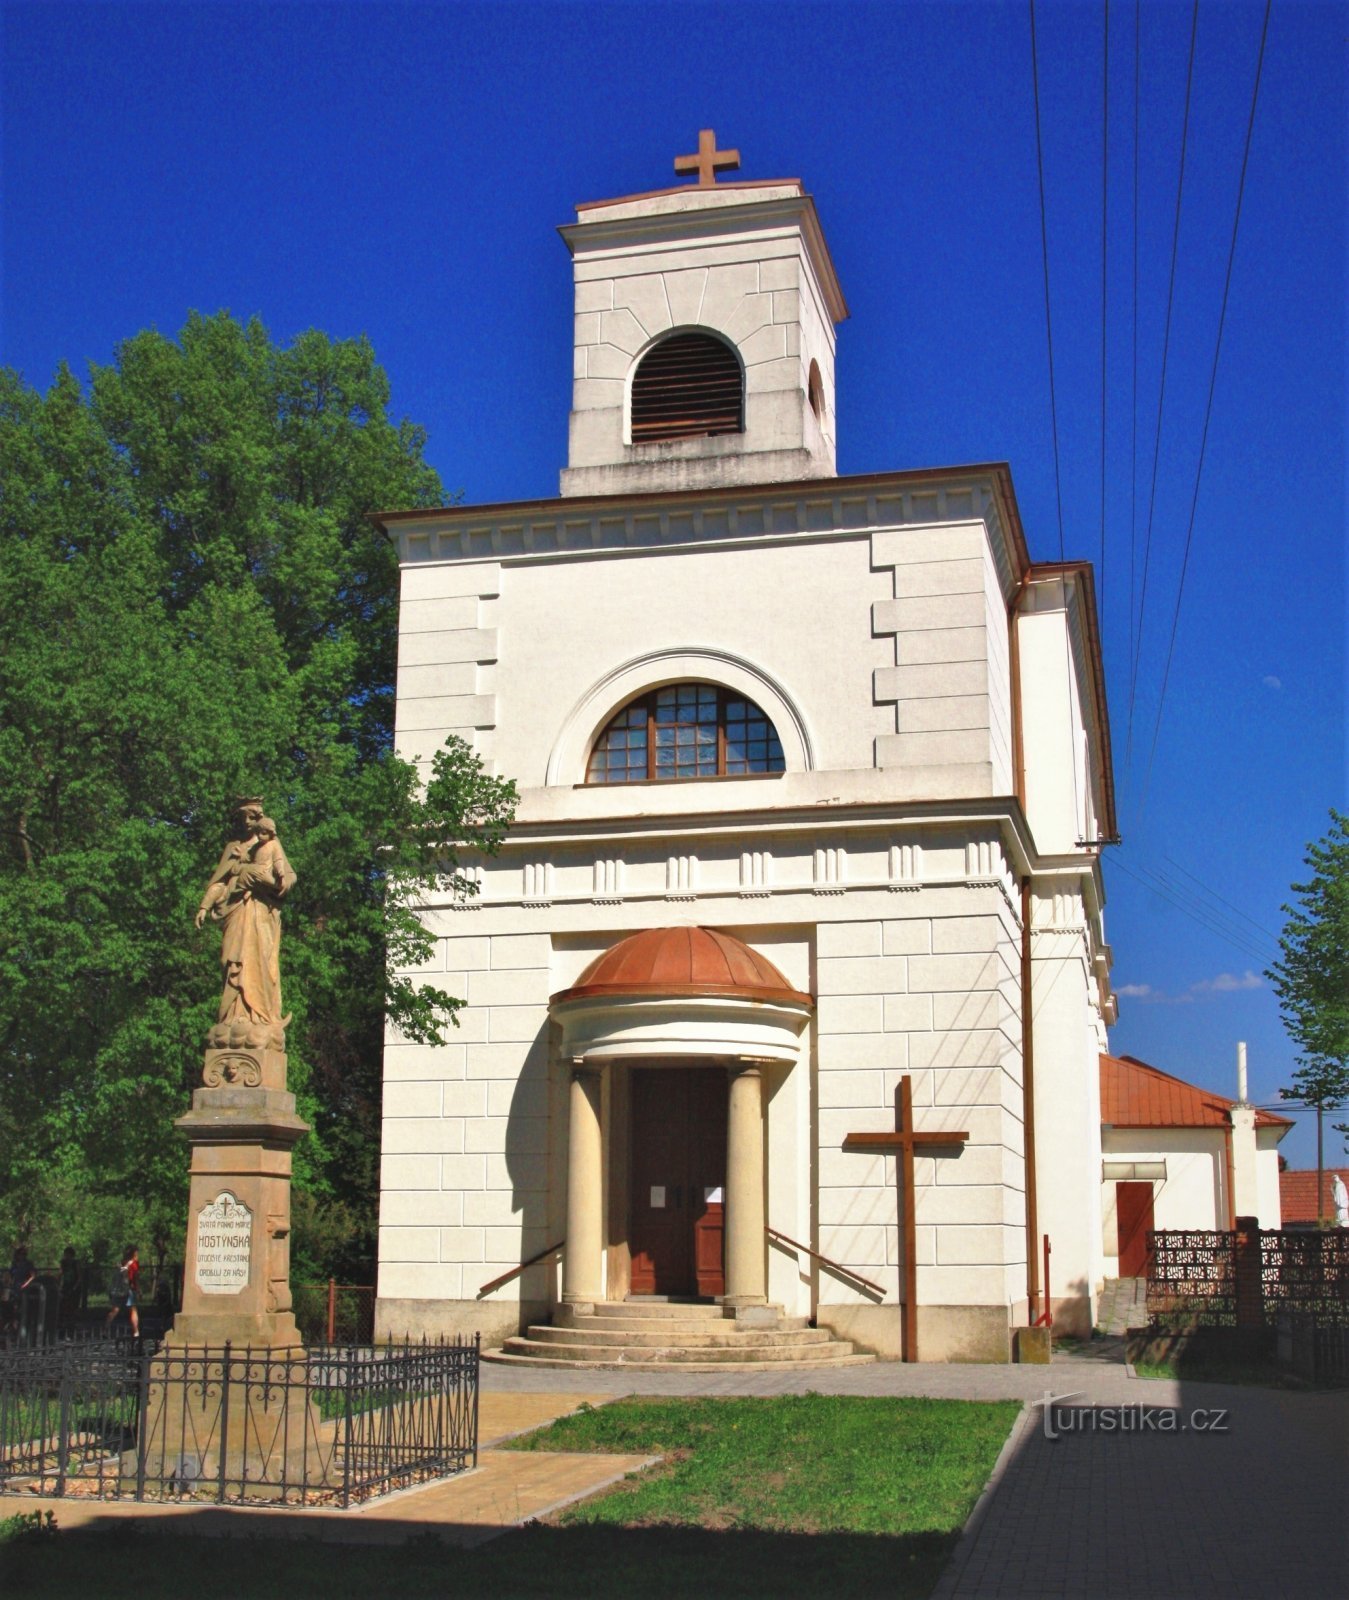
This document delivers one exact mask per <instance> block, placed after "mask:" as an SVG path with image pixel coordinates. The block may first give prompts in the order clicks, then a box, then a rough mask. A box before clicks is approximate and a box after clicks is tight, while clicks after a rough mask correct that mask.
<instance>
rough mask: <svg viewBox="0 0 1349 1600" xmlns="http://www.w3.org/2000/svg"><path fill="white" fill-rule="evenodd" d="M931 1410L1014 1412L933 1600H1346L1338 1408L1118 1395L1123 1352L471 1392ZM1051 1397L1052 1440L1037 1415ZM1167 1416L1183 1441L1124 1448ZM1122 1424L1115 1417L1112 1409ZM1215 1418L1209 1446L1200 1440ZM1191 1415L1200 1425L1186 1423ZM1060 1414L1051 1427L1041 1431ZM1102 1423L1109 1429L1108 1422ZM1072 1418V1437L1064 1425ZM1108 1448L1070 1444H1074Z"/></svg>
mask: <svg viewBox="0 0 1349 1600" xmlns="http://www.w3.org/2000/svg"><path fill="white" fill-rule="evenodd" d="M544 1380H546V1381H547V1382H549V1383H550V1384H551V1386H552V1388H553V1389H554V1390H560V1389H562V1388H563V1387H564V1386H565V1385H566V1384H567V1383H568V1382H569V1381H574V1382H575V1383H576V1384H577V1385H578V1386H579V1385H580V1384H581V1383H582V1382H584V1385H585V1387H586V1389H587V1390H588V1391H589V1392H590V1393H591V1394H592V1395H594V1394H599V1393H607V1394H614V1395H616V1394H668V1395H681V1394H707V1395H773V1394H797V1393H801V1392H803V1391H805V1390H814V1391H815V1392H816V1393H820V1394H864V1395H868V1394H869V1395H933V1396H937V1397H941V1398H949V1399H960V1400H1002V1399H1016V1400H1021V1401H1023V1402H1025V1403H1026V1404H1027V1406H1028V1409H1027V1411H1026V1412H1025V1413H1024V1415H1023V1416H1022V1419H1021V1421H1020V1422H1019V1423H1018V1424H1017V1428H1016V1430H1015V1431H1014V1433H1013V1436H1012V1438H1011V1439H1010V1440H1009V1441H1008V1447H1007V1449H1006V1450H1004V1452H1003V1456H1002V1458H1001V1460H1000V1461H999V1465H998V1470H997V1471H996V1472H995V1475H994V1481H993V1482H992V1483H991V1484H990V1486H989V1489H988V1491H987V1492H986V1493H985V1495H984V1498H983V1500H982V1501H981V1502H980V1504H979V1506H978V1507H977V1508H976V1510H975V1514H974V1517H973V1518H972V1519H971V1525H970V1526H969V1527H968V1528H967V1530H966V1534H965V1537H964V1538H963V1539H962V1541H961V1544H960V1546H959V1547H958V1549H957V1551H956V1553H955V1556H954V1557H953V1559H952V1562H951V1565H950V1567H949V1568H948V1569H947V1571H946V1573H945V1574H944V1576H943V1579H942V1582H941V1584H940V1585H939V1586H938V1588H937V1591H936V1594H935V1595H934V1597H933V1600H1023V1597H1024V1600H1030V1597H1035V1600H1059V1597H1061V1600H1088V1597H1090V1600H1116V1597H1118V1600H1126V1597H1127V1600H1191V1597H1193V1600H1208V1597H1210V1596H1212V1597H1214V1600H1218V1597H1221V1600H1232V1597H1233V1596H1240V1597H1241V1600H1266V1597H1269V1600H1283V1597H1285V1596H1297V1597H1298V1600H1332V1597H1339V1596H1342V1595H1345V1594H1349V1394H1346V1393H1343V1392H1337V1393H1302V1392H1295V1391H1289V1390H1274V1389H1260V1388H1255V1387H1247V1386H1240V1387H1238V1386H1234V1385H1226V1384H1221V1385H1220V1384H1198V1383H1183V1382H1174V1381H1165V1380H1150V1379H1141V1378H1134V1377H1131V1376H1130V1374H1129V1371H1128V1368H1127V1367H1126V1366H1125V1365H1124V1359H1123V1341H1122V1340H1120V1341H1107V1340H1094V1341H1093V1342H1092V1343H1091V1344H1090V1345H1086V1346H1084V1347H1083V1348H1082V1350H1081V1352H1080V1353H1078V1354H1074V1355H1063V1354H1056V1356H1055V1358H1054V1361H1053V1363H1052V1365H1050V1366H1047V1367H1045V1366H1039V1367H1035V1366H1025V1367H1020V1366H973V1365H970V1366H965V1365H951V1366H938V1365H935V1364H934V1365H923V1364H917V1365H914V1366H904V1365H902V1364H900V1363H898V1362H888V1361H887V1362H877V1363H875V1364H874V1365H872V1366H865V1367H844V1368H841V1369H839V1370H838V1371H836V1372H831V1371H829V1370H828V1369H827V1368H826V1369H817V1370H815V1371H813V1372H798V1373H788V1372H782V1373H777V1372H771V1373H761V1372H760V1373H741V1374H739V1375H737V1374H736V1373H735V1372H734V1371H732V1370H730V1369H728V1370H726V1371H724V1372H712V1373H709V1374H707V1375H703V1374H701V1373H697V1374H683V1373H680V1374H675V1373H670V1374H664V1373H648V1372H634V1373H630V1374H629V1373H622V1372H594V1371H591V1372H578V1373H576V1374H574V1375H573V1374H569V1373H567V1372H564V1371H560V1370H558V1369H557V1368H552V1369H549V1370H548V1371H547V1372H537V1373H535V1372H530V1371H527V1370H524V1369H521V1368H518V1367H497V1366H493V1367H490V1368H489V1367H487V1366H484V1368H483V1385H484V1390H488V1389H490V1390H493V1391H496V1392H513V1393H517V1394H523V1393H528V1392H530V1391H531V1390H532V1389H533V1387H534V1386H535V1385H536V1384H539V1385H541V1384H542V1382H543V1381H544ZM1046 1394H1053V1395H1056V1396H1062V1397H1064V1402H1063V1403H1064V1404H1065V1405H1066V1406H1067V1407H1068V1408H1069V1409H1068V1414H1067V1415H1066V1416H1064V1417H1063V1419H1062V1420H1063V1422H1064V1424H1065V1426H1064V1427H1063V1428H1062V1429H1056V1430H1054V1431H1057V1432H1058V1433H1059V1437H1057V1438H1050V1437H1048V1436H1047V1434H1046V1430H1045V1425H1044V1404H1043V1402H1044V1397H1045V1396H1046ZM1140 1406H1145V1407H1173V1408H1175V1409H1176V1410H1177V1412H1178V1413H1179V1416H1178V1419H1177V1420H1178V1422H1179V1421H1184V1422H1185V1424H1186V1427H1185V1430H1184V1431H1183V1432H1175V1433H1162V1432H1126V1431H1121V1430H1122V1429H1127V1428H1129V1427H1130V1426H1131V1425H1132V1426H1136V1423H1135V1422H1134V1417H1135V1416H1136V1413H1135V1412H1134V1411H1133V1408H1136V1407H1140ZM1125 1407H1127V1408H1129V1411H1128V1412H1124V1411H1121V1410H1120V1409H1119V1408H1125ZM1218 1410H1222V1411H1224V1412H1226V1416H1225V1418H1224V1419H1223V1424H1224V1426H1223V1431H1221V1432H1212V1431H1208V1430H1207V1429H1202V1430H1201V1429H1200V1428H1198V1427H1197V1426H1196V1423H1197V1422H1198V1421H1202V1422H1204V1423H1205V1424H1211V1423H1212V1422H1213V1421H1215V1420H1216V1419H1215V1418H1214V1417H1213V1415H1212V1414H1213V1413H1215V1412H1217V1411H1218ZM1196 1411H1202V1412H1204V1413H1206V1415H1205V1416H1204V1417H1203V1418H1202V1419H1197V1418H1195V1416H1194V1413H1195V1412H1196ZM1059 1414H1060V1413H1059V1412H1058V1411H1057V1410H1056V1411H1055V1412H1054V1415H1055V1416H1058V1415H1059ZM1107 1416H1109V1417H1111V1418H1113V1419H1114V1420H1113V1423H1107V1422H1106V1421H1105V1419H1106V1417H1107ZM1079 1418H1081V1419H1084V1420H1082V1421H1079ZM1106 1426H1113V1427H1114V1429H1115V1431H1112V1432H1105V1431H1093V1432H1086V1431H1081V1432H1079V1431H1070V1430H1072V1429H1075V1428H1083V1429H1086V1428H1089V1427H1090V1428H1094V1429H1096V1430H1101V1429H1103V1428H1104V1427H1106Z"/></svg>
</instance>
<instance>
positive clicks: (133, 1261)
mask: <svg viewBox="0 0 1349 1600" xmlns="http://www.w3.org/2000/svg"><path fill="white" fill-rule="evenodd" d="M140 1276H141V1264H140V1247H139V1246H138V1245H134V1244H129V1245H128V1246H127V1247H126V1249H125V1250H124V1251H123V1252H122V1264H121V1266H120V1267H118V1269H117V1272H116V1274H115V1275H114V1277H113V1280H112V1310H111V1311H109V1312H108V1322H109V1323H113V1322H115V1321H116V1320H117V1314H118V1312H120V1311H121V1310H122V1309H123V1307H125V1308H126V1313H127V1316H128V1317H129V1318H130V1319H131V1336H132V1338H137V1337H139V1335H140V1331H141V1319H140V1312H139V1311H137V1309H136V1291H137V1289H138V1287H139V1285H140Z"/></svg>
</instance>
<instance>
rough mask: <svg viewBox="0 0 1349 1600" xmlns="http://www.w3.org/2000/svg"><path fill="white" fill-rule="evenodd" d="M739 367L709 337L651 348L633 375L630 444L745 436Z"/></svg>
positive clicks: (677, 337) (682, 336)
mask: <svg viewBox="0 0 1349 1600" xmlns="http://www.w3.org/2000/svg"><path fill="white" fill-rule="evenodd" d="M744 431H745V402H744V395H743V393H742V384H741V379H740V361H739V359H738V357H737V356H736V353H735V351H734V350H732V349H731V347H730V346H729V345H728V344H726V343H724V342H723V341H722V340H721V339H717V338H714V337H713V336H712V335H711V334H710V333H675V334H671V335H670V337H669V338H668V339H662V340H661V341H660V343H659V344H655V345H652V347H651V348H650V350H648V351H647V353H646V354H645V355H644V356H643V357H642V359H641V361H640V363H639V364H638V367H637V370H636V372H634V373H633V375H632V442H633V444H654V443H656V442H657V441H659V440H662V439H696V438H699V437H701V436H703V435H705V434H713V433H743V432H744Z"/></svg>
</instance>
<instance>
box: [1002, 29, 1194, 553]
mask: <svg viewBox="0 0 1349 1600" xmlns="http://www.w3.org/2000/svg"><path fill="white" fill-rule="evenodd" d="M1195 3H1196V5H1197V4H1198V0H1195ZM1030 70H1031V87H1032V90H1033V92H1034V97H1035V165H1036V170H1037V172H1038V173H1039V178H1040V254H1041V257H1042V258H1043V261H1044V272H1045V339H1046V342H1047V344H1048V347H1049V421H1050V428H1051V430H1052V432H1053V435H1054V498H1055V501H1056V503H1057V506H1058V513H1059V560H1060V561H1062V560H1064V553H1063V550H1064V544H1063V484H1062V478H1061V474H1060V470H1059V411H1058V402H1057V400H1056V398H1055V394H1054V323H1053V319H1052V318H1051V316H1050V310H1049V226H1048V223H1047V221H1046V218H1045V157H1044V144H1043V140H1042V138H1041V134H1040V68H1039V64H1038V52H1037V49H1036V42H1035V0H1030Z"/></svg>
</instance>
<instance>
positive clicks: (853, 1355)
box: [482, 1300, 875, 1372]
mask: <svg viewBox="0 0 1349 1600" xmlns="http://www.w3.org/2000/svg"><path fill="white" fill-rule="evenodd" d="M482 1358H483V1360H484V1361H500V1362H506V1363H513V1364H528V1365H532V1366H541V1367H571V1368H578V1367H579V1368H601V1369H602V1368H610V1369H613V1368H621V1369H623V1370H624V1371H638V1372H672V1371H673V1372H678V1371H684V1372H705V1371H706V1370H707V1369H708V1368H709V1367H716V1366H723V1365H731V1366H734V1367H735V1368H736V1369H737V1370H747V1371H752V1372H780V1371H781V1370H782V1369H783V1367H784V1366H790V1367H802V1366H806V1367H835V1366H841V1365H842V1366H856V1365H859V1364H861V1363H863V1362H869V1361H874V1360H875V1357H874V1356H872V1355H868V1354H866V1353H863V1352H860V1351H858V1349H857V1348H856V1346H855V1345H853V1344H851V1343H850V1342H848V1341H847V1340H841V1339H835V1338H833V1337H832V1336H831V1335H830V1334H829V1332H828V1331H827V1330H825V1329H823V1328H811V1327H809V1326H807V1324H806V1319H805V1318H804V1317H786V1316H784V1315H783V1314H782V1308H781V1307H780V1306H756V1307H754V1308H753V1309H752V1310H750V1311H748V1312H746V1313H742V1315H741V1317H740V1318H739V1319H737V1318H736V1315H735V1313H734V1312H733V1311H729V1310H727V1309H726V1308H724V1307H722V1306H719V1305H709V1304H707V1303H705V1302H687V1301H650V1300H647V1301H623V1302H612V1303H604V1304H601V1305H598V1306H597V1307H596V1308H595V1310H594V1311H589V1310H577V1309H576V1308H574V1307H570V1306H562V1307H559V1309H558V1313H557V1317H556V1320H555V1321H554V1322H553V1323H552V1324H545V1323H540V1324H535V1325H533V1326H531V1327H530V1328H529V1329H528V1330H527V1331H526V1332H525V1333H524V1334H520V1335H517V1336H515V1337H513V1338H510V1339H507V1340H506V1342H505V1344H504V1346H503V1347H502V1348H501V1349H500V1350H484V1351H483V1353H482Z"/></svg>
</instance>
